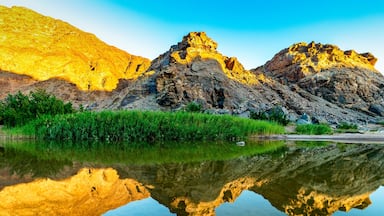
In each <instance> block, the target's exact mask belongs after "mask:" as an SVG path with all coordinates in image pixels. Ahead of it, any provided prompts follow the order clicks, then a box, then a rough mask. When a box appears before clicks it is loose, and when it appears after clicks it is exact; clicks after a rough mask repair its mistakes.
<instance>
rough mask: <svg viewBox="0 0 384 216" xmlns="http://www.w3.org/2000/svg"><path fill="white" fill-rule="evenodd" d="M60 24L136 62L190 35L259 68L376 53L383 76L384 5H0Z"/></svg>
mask: <svg viewBox="0 0 384 216" xmlns="http://www.w3.org/2000/svg"><path fill="white" fill-rule="evenodd" d="M0 4H1V5H6V6H11V5H19V6H25V7H28V8H31V9H33V10H35V11H37V12H39V13H42V14H44V15H48V16H51V17H54V18H58V19H61V20H64V21H67V22H69V23H71V24H72V25H74V26H76V27H78V28H80V29H82V30H84V31H87V32H91V33H94V34H95V35H96V36H97V37H99V38H100V39H102V40H103V41H105V42H107V43H108V44H111V45H114V46H116V47H119V48H121V49H123V50H126V51H127V52H129V53H131V54H136V55H141V56H144V57H147V58H150V59H153V58H156V57H157V56H158V55H160V54H161V53H163V52H165V51H167V50H168V49H169V47H170V46H171V45H173V44H176V43H177V42H179V41H180V40H181V39H182V37H183V36H184V35H185V34H187V33H188V32H190V31H205V32H207V34H208V35H209V36H210V37H211V38H212V39H213V40H215V41H216V42H218V44H219V47H218V50H219V51H220V52H221V53H222V54H224V55H226V56H236V57H238V59H239V60H240V62H242V63H243V64H244V66H245V67H246V68H247V69H251V68H255V67H258V66H260V65H262V64H264V63H265V62H266V61H268V60H269V59H271V58H272V57H273V55H274V54H276V53H277V52H279V51H280V50H281V49H284V48H286V47H288V46H290V45H291V44H293V43H297V42H301V41H304V42H311V41H315V42H320V43H330V44H334V45H337V46H339V47H340V48H341V49H343V50H347V49H355V50H356V51H357V52H371V53H372V54H374V55H375V56H376V57H377V58H379V61H378V62H377V64H376V68H377V69H379V70H380V71H381V72H384V1H381V0H370V1H362V0H322V1H300V0H297V1H277V0H275V1H273V0H269V1H265V0H264V1H257V0H253V1H252V0H250V1H242V0H237V1H229V0H228V1H227V0H221V1H209V0H189V1H174V0H168V1H167V0H162V1H156V0H153V1H149V0H66V1H52V0H0Z"/></svg>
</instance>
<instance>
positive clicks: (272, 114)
mask: <svg viewBox="0 0 384 216" xmlns="http://www.w3.org/2000/svg"><path fill="white" fill-rule="evenodd" d="M250 118H251V119H257V120H267V121H274V122H277V123H279V124H281V125H287V124H288V123H289V119H288V117H287V115H286V114H285V113H284V111H283V108H282V107H281V106H275V107H273V108H271V109H269V110H267V111H264V112H251V113H250Z"/></svg>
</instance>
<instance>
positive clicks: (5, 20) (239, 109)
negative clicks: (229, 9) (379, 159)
mask: <svg viewBox="0 0 384 216" xmlns="http://www.w3.org/2000/svg"><path fill="white" fill-rule="evenodd" d="M32 32H33V33H32ZM0 35H1V37H0V84H1V85H0V99H3V98H4V97H5V96H6V95H7V94H8V93H16V92H17V91H19V90H20V91H22V92H25V93H27V92H29V91H31V90H35V89H38V88H44V89H46V90H47V92H49V93H53V94H55V95H56V96H57V97H58V98H60V99H63V100H66V101H68V100H69V101H71V102H72V103H73V104H74V105H75V106H79V105H83V106H85V107H87V108H89V109H93V110H101V109H147V110H148V109H149V110H178V109H182V108H183V107H184V106H186V105H187V104H188V103H190V102H197V103H199V104H201V105H202V106H203V109H204V110H206V112H208V113H228V114H241V115H244V116H247V115H249V113H250V112H251V111H256V112H257V111H265V110H267V109H269V108H272V107H274V106H277V105H278V106H281V107H284V108H285V109H286V110H287V111H288V113H287V114H288V115H289V117H290V119H291V120H295V119H297V118H298V117H299V116H301V115H303V114H304V113H306V114H309V115H310V116H313V117H314V118H315V119H316V120H319V121H327V122H329V123H331V124H338V123H340V122H351V123H357V124H365V123H367V122H377V121H379V120H380V119H379V117H381V120H382V119H383V117H384V77H383V75H382V74H381V73H379V72H378V71H377V70H376V69H375V68H374V65H375V63H376V61H377V59H376V58H375V57H374V56H373V55H372V54H370V53H363V54H358V53H356V52H355V51H353V50H348V51H342V50H340V49H339V48H338V47H336V46H334V45H322V44H319V43H317V44H316V43H314V42H311V43H309V44H306V43H298V44H294V45H292V46H290V47H289V48H287V49H283V50H282V51H280V52H279V53H278V54H276V55H275V56H274V57H273V58H272V59H271V60H270V61H268V62H267V63H266V64H265V65H263V66H260V67H258V68H255V69H252V70H246V69H244V67H243V66H242V65H241V63H240V62H239V61H238V60H237V59H236V58H235V57H226V56H224V55H222V54H221V53H219V52H218V51H217V46H218V44H217V43H216V42H215V41H213V40H212V39H211V38H209V37H208V36H207V35H206V34H205V33H204V32H191V33H189V34H188V35H186V36H184V37H183V39H182V40H181V42H179V43H178V44H176V45H173V46H171V48H170V49H169V50H168V51H167V52H165V53H164V54H162V55H160V56H159V57H158V58H156V59H154V60H153V61H152V62H151V63H150V61H149V60H148V59H145V58H142V57H137V56H133V55H130V54H127V53H125V52H123V51H121V50H119V49H117V48H115V47H111V46H108V45H106V44H104V43H103V42H101V41H99V40H98V39H97V38H96V37H95V36H94V35H92V34H89V33H84V32H82V31H80V30H78V29H76V28H75V27H73V26H70V25H69V24H67V23H65V22H62V21H59V20H55V19H52V18H49V17H45V16H42V15H40V14H37V13H35V12H33V11H31V10H28V9H25V8H20V7H13V8H6V7H0ZM16 74H19V75H16Z"/></svg>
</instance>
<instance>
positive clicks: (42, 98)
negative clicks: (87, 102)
mask: <svg viewBox="0 0 384 216" xmlns="http://www.w3.org/2000/svg"><path fill="white" fill-rule="evenodd" d="M74 111H75V110H74V109H73V108H72V104H71V103H64V102H63V101H61V100H59V99H57V98H56V97H55V96H53V95H50V94H48V93H47V92H45V91H44V90H37V91H35V92H30V93H29V95H24V94H22V93H21V92H18V93H17V94H15V95H8V96H7V97H6V98H5V99H4V100H3V101H0V124H4V125H5V126H7V127H15V126H20V125H24V124H26V123H27V122H29V121H31V120H33V119H36V118H39V117H40V116H42V115H52V116H53V115H58V114H66V113H73V112H74Z"/></svg>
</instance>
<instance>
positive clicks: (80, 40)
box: [0, 6, 150, 91]
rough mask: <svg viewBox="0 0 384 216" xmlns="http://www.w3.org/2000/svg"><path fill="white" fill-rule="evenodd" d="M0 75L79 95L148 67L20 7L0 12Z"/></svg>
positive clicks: (141, 60) (90, 36)
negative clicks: (62, 86) (60, 84)
mask: <svg viewBox="0 0 384 216" xmlns="http://www.w3.org/2000/svg"><path fill="white" fill-rule="evenodd" d="M0 35H1V37H0V70H2V71H9V72H13V73H16V74H21V75H28V76H30V77H32V78H33V79H35V80H38V81H45V80H49V79H52V78H56V79H62V80H66V81H68V82H70V83H73V84H75V85H76V86H77V88H79V89H80V90H86V91H88V90H91V91H94V90H103V91H111V90H113V89H115V88H116V86H117V84H118V81H119V79H135V78H137V77H139V76H140V75H141V74H142V73H143V72H145V71H146V70H147V68H148V67H149V66H150V61H149V60H148V59H146V58H143V57H139V56H134V55H130V54H128V53H126V52H124V51H122V50H120V49H117V48H115V47H112V46H109V45H107V44H105V43H104V42H102V41H100V40H99V39H98V38H97V37H96V36H95V35H93V34H90V33H85V32H83V31H81V30H79V29H77V28H75V27H73V26H71V25H70V24H68V23H65V22H63V21H60V20H56V19H53V18H50V17H46V16H43V15H40V14H38V13H36V12H34V11H31V10H29V9H26V8H22V7H12V8H7V7H4V6H0Z"/></svg>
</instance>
